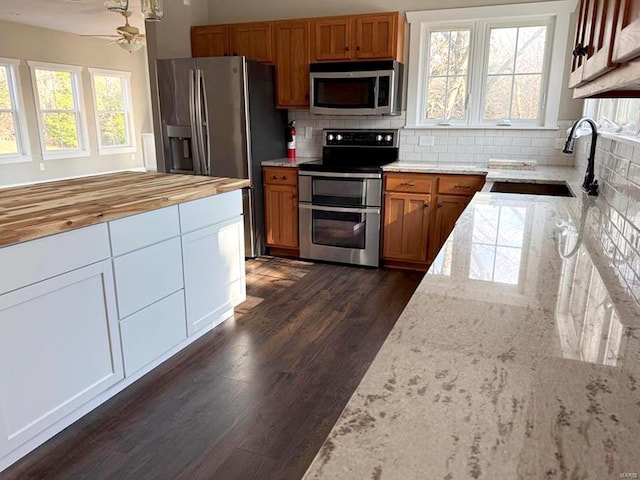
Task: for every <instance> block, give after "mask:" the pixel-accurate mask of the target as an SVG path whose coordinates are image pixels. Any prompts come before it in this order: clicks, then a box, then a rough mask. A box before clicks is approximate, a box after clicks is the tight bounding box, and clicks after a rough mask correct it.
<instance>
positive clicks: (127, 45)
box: [116, 39, 144, 53]
mask: <svg viewBox="0 0 640 480" xmlns="http://www.w3.org/2000/svg"><path fill="white" fill-rule="evenodd" d="M116 43H117V44H118V45H119V46H120V48H122V49H123V50H126V51H127V52H129V53H133V52H137V51H138V50H140V49H141V48H142V47H144V43H142V42H137V41H135V40H130V41H129V40H125V39H121V40H118V41H117V42H116Z"/></svg>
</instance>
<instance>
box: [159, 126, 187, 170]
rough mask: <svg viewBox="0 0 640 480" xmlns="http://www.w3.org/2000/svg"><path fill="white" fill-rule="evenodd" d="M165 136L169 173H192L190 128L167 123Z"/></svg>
mask: <svg viewBox="0 0 640 480" xmlns="http://www.w3.org/2000/svg"><path fill="white" fill-rule="evenodd" d="M166 128H167V135H166V138H167V139H168V141H169V151H170V154H171V158H170V160H169V162H168V163H169V165H171V168H170V172H171V173H193V157H192V152H193V150H192V148H191V128H190V127H184V126H181V125H167V127H166Z"/></svg>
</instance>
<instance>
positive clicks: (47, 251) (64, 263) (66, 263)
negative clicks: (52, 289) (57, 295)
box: [0, 223, 111, 293]
mask: <svg viewBox="0 0 640 480" xmlns="http://www.w3.org/2000/svg"><path fill="white" fill-rule="evenodd" d="M110 256H111V253H110V251H109V233H108V229H107V224H106V223H101V224H98V225H92V226H90V227H84V228H79V229H77V230H71V231H70V232H65V233H58V234H57V235H51V236H49V237H44V238H39V239H37V240H31V241H29V242H24V243H19V244H17V245H10V246H8V247H4V248H0V265H2V271H3V274H2V275H0V293H5V292H10V291H11V290H15V289H17V288H20V287H24V286H26V285H31V284H32V283H36V282H39V281H41V280H45V279H47V278H51V277H55V276H56V275H60V274H62V273H65V272H70V271H71V270H75V269H76V268H80V267H84V266H85V265H90V264H92V263H96V262H99V261H100V260H104V259H107V258H109V257H110ZM6 272H10V274H7V273H6Z"/></svg>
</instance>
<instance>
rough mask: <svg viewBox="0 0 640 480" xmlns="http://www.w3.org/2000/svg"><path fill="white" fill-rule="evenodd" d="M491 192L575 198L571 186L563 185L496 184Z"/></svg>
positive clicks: (564, 183) (563, 183)
mask: <svg viewBox="0 0 640 480" xmlns="http://www.w3.org/2000/svg"><path fill="white" fill-rule="evenodd" d="M490 191H491V192H499V193H522V194H525V195H551V196H553V197H575V195H574V194H573V192H572V191H571V189H570V188H569V185H567V184H566V182H562V183H525V182H494V183H493V186H492V187H491V190H490Z"/></svg>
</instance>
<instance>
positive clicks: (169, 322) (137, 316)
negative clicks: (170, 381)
mask: <svg viewBox="0 0 640 480" xmlns="http://www.w3.org/2000/svg"><path fill="white" fill-rule="evenodd" d="M120 335H121V338H122V355H123V357H124V371H125V375H126V376H127V377H128V376H130V375H132V374H133V373H135V372H137V371H138V370H140V369H141V368H142V367H144V366H145V365H147V364H149V363H151V362H152V361H154V360H155V359H156V358H158V357H159V356H160V355H162V354H163V353H165V352H168V351H169V350H171V349H172V348H173V347H175V346H176V345H178V344H179V343H180V342H181V341H183V340H184V339H186V338H187V323H186V320H185V310H184V290H180V291H178V292H176V293H174V294H173V295H171V296H169V297H167V298H164V299H162V300H160V301H159V302H157V303H154V304H153V305H151V306H149V307H147V308H145V309H144V310H141V311H139V312H137V313H134V314H133V315H131V316H130V317H128V318H126V319H125V320H123V321H122V322H120Z"/></svg>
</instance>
